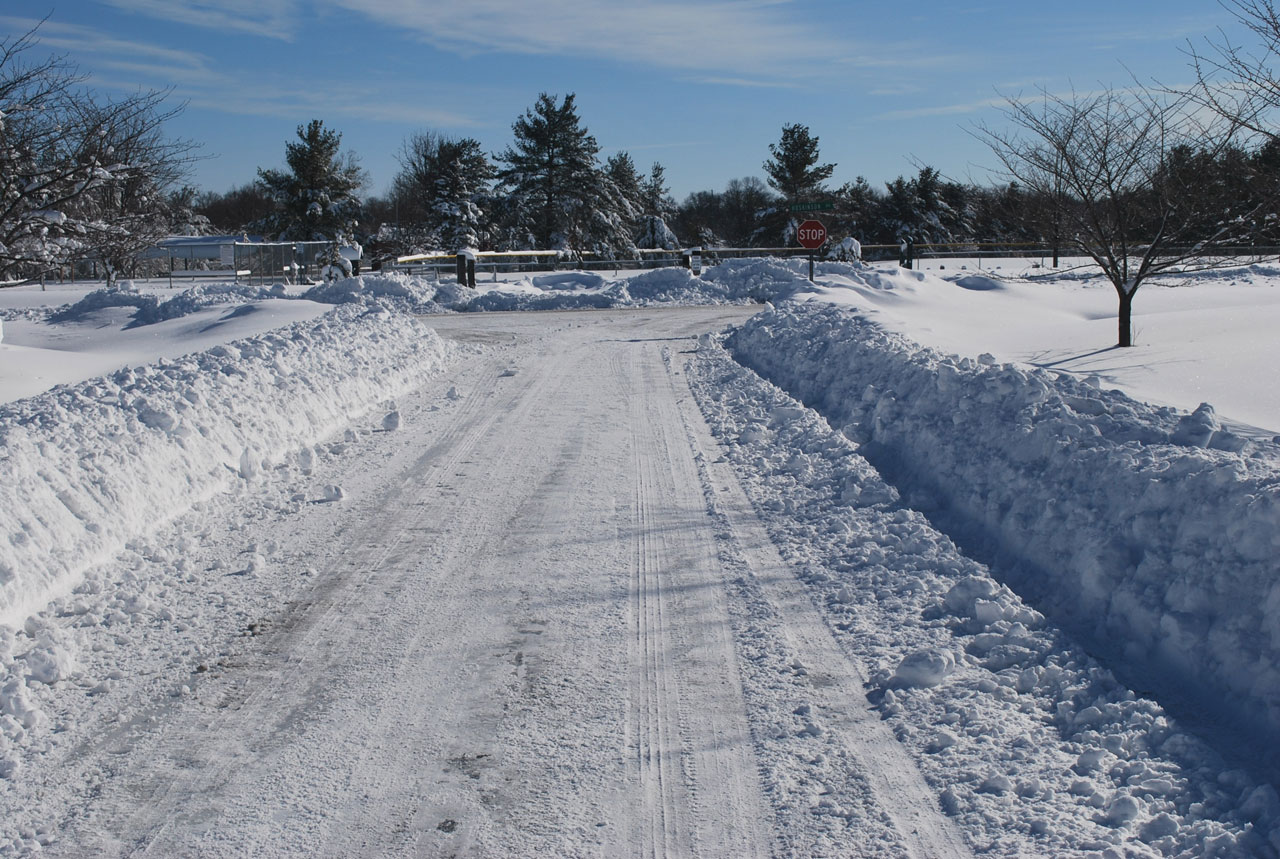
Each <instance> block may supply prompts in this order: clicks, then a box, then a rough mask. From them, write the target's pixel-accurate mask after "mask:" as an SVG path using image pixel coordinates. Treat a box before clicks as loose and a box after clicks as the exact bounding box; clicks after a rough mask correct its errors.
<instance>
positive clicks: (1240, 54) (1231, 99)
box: [1187, 0, 1280, 140]
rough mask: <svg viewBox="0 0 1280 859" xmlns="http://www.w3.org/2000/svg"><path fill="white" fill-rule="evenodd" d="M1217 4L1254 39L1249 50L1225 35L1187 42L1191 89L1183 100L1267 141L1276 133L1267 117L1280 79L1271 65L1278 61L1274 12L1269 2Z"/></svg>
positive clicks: (1279, 36) (1279, 39)
mask: <svg viewBox="0 0 1280 859" xmlns="http://www.w3.org/2000/svg"><path fill="white" fill-rule="evenodd" d="M1219 3H1220V5H1221V6H1222V7H1223V8H1224V9H1226V10H1227V11H1228V12H1230V13H1231V14H1232V15H1233V16H1234V17H1235V19H1236V20H1237V21H1239V22H1240V23H1241V24H1242V25H1244V27H1245V28H1246V29H1247V30H1248V31H1250V32H1252V33H1253V34H1254V36H1256V37H1257V39H1258V45H1257V46H1256V47H1255V48H1246V47H1244V46H1242V45H1238V44H1236V43H1234V42H1232V41H1231V39H1230V38H1229V37H1228V36H1227V35H1226V34H1225V33H1220V34H1219V36H1218V37H1217V38H1210V39H1206V40H1205V43H1204V47H1197V46H1196V44H1195V43H1191V44H1190V46H1189V50H1188V53H1189V54H1190V56H1191V63H1192V67H1193V68H1194V69H1195V73H1196V86H1195V87H1194V88H1193V89H1192V90H1191V91H1190V92H1188V93H1187V97H1188V98H1190V99H1191V100H1192V101H1194V102H1195V103H1196V104H1198V105H1200V106H1202V107H1206V108H1208V109H1209V110H1211V111H1212V112H1214V113H1216V114H1217V115H1218V116H1220V117H1222V118H1223V119H1225V120H1226V121H1228V122H1231V123H1234V124H1236V125H1238V126H1240V127H1241V128H1244V129H1247V130H1248V131H1251V132H1254V133H1256V134H1261V135H1263V136H1265V137H1268V138H1270V139H1272V140H1275V139H1277V138H1280V130H1278V129H1277V128H1276V127H1275V125H1273V124H1272V123H1271V121H1270V119H1269V115H1270V114H1271V113H1272V111H1273V110H1274V109H1275V108H1276V107H1280V79H1278V78H1277V76H1276V73H1275V72H1273V71H1272V64H1273V63H1274V62H1276V60H1277V59H1280V12H1278V11H1277V9H1276V5H1275V3H1274V2H1273V0H1219Z"/></svg>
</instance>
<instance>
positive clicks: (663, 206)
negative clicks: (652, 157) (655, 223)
mask: <svg viewBox="0 0 1280 859" xmlns="http://www.w3.org/2000/svg"><path fill="white" fill-rule="evenodd" d="M640 190H641V194H642V195H643V200H644V206H643V208H644V213H645V214H646V215H657V216H658V217H659V218H662V219H663V220H664V221H665V220H670V219H671V216H672V215H673V214H674V213H675V211H676V202H675V200H673V199H671V192H670V191H669V190H667V170H666V168H665V167H663V166H662V165H661V164H659V163H658V162H657V161H655V162H653V166H652V167H650V168H649V175H648V176H647V177H645V179H644V181H643V183H642V184H641V188H640Z"/></svg>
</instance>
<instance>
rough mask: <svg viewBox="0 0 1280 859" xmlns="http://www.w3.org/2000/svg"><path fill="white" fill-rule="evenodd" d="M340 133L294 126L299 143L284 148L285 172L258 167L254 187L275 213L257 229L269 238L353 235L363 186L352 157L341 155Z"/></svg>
mask: <svg viewBox="0 0 1280 859" xmlns="http://www.w3.org/2000/svg"><path fill="white" fill-rule="evenodd" d="M341 146H342V135H341V134H339V133H338V132H336V131H333V130H331V129H326V128H325V127H324V123H323V122H322V121H321V120H319V119H313V120H311V122H310V123H308V124H307V125H305V126H303V125H300V126H298V140H297V142H294V143H286V144H285V147H284V149H285V155H284V158H285V163H286V164H287V165H288V167H289V169H288V170H266V169H262V168H259V169H258V186H259V187H260V188H261V189H262V190H263V192H264V193H265V194H266V195H267V196H269V197H270V198H271V199H272V200H273V201H274V203H275V210H274V211H273V212H272V213H271V214H269V215H268V216H267V217H266V218H264V219H263V220H262V221H260V222H258V224H257V227H258V228H259V229H261V231H262V232H263V233H265V234H266V235H268V236H270V237H271V238H273V239H280V240H286V241H289V240H293V241H339V240H347V239H349V238H351V237H352V236H353V233H354V231H355V227H356V224H357V221H358V219H359V215H360V197H359V196H358V194H359V191H360V189H361V188H362V187H363V186H364V185H365V184H366V182H367V177H366V175H365V172H364V171H363V170H362V169H360V165H359V162H358V161H357V160H356V157H355V155H354V154H352V153H350V152H348V153H347V154H346V155H343V154H342V153H341V151H340V149H341Z"/></svg>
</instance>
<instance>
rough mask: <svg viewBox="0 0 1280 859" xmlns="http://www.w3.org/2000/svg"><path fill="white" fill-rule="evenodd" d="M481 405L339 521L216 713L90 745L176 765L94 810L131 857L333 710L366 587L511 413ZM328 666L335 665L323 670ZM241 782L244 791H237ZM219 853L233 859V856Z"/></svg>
mask: <svg viewBox="0 0 1280 859" xmlns="http://www.w3.org/2000/svg"><path fill="white" fill-rule="evenodd" d="M499 363H500V362H499V361H497V360H494V359H491V360H489V361H485V362H482V363H481V368H482V369H479V370H478V373H479V374H482V375H485V374H487V375H489V376H496V375H497V365H498V364H499ZM486 399H487V398H486V397H482V396H474V397H467V398H465V399H463V400H462V401H461V402H460V403H458V409H457V410H456V412H455V414H454V415H453V417H452V419H451V420H449V421H447V423H446V426H445V428H444V429H443V431H442V432H441V434H440V435H439V436H437V437H435V438H433V439H432V443H431V444H430V446H429V447H427V449H426V450H425V451H424V452H423V453H422V454H421V455H420V456H419V457H418V458H417V460H416V462H414V463H413V465H412V466H411V467H410V468H409V469H407V470H406V472H405V473H404V474H403V475H402V477H401V480H400V482H399V484H398V485H395V486H393V487H392V488H391V489H389V490H388V491H387V492H386V493H385V494H384V495H382V496H380V497H377V498H373V499H370V500H369V501H368V502H367V503H364V504H361V505H359V506H361V507H363V508H364V510H365V513H364V514H363V515H352V516H350V517H348V518H346V519H345V520H344V526H343V527H342V528H341V529H340V531H339V532H338V533H337V534H335V535H334V537H335V540H336V541H338V542H339V543H340V544H342V545H343V549H342V550H341V551H340V552H339V554H337V556H336V557H334V558H333V559H332V560H331V562H330V563H329V564H328V566H327V567H326V569H325V571H324V572H323V573H322V575H321V576H319V577H318V580H317V581H318V584H317V585H316V587H315V589H314V590H313V591H312V592H311V593H310V594H309V595H308V596H307V598H306V599H305V600H304V601H301V602H299V603H297V604H296V605H294V606H292V607H290V608H289V609H287V610H286V611H285V612H283V613H282V614H281V615H279V616H277V617H276V618H273V619H272V621H273V622H272V623H271V624H270V625H269V629H270V632H269V633H268V634H267V635H265V636H262V637H260V638H255V639H251V640H250V641H251V642H252V643H253V644H255V645H256V647H255V649H254V650H252V651H250V652H248V653H247V654H246V655H245V657H244V662H243V664H241V665H240V666H239V667H238V668H235V669H234V670H232V671H228V672H227V673H226V674H225V675H224V676H223V677H221V678H217V679H215V678H210V682H209V683H208V687H209V688H208V689H207V690H206V695H214V694H216V696H217V701H216V704H215V705H214V709H213V710H212V711H208V710H204V711H203V712H197V713H196V714H194V718H193V719H191V721H189V722H187V726H186V728H185V730H180V731H177V732H174V733H172V734H169V735H160V736H155V737H152V738H150V742H147V741H144V742H143V743H139V740H138V738H137V737H136V736H132V734H134V732H135V731H136V730H137V729H138V728H139V727H140V726H142V725H145V724H147V723H150V722H159V723H161V724H163V723H167V722H172V721H180V720H178V719H175V718H174V712H173V711H171V710H170V707H173V708H180V707H183V706H190V704H189V702H180V703H177V704H174V705H162V711H161V712H159V713H156V712H147V713H144V714H142V715H140V716H139V717H138V718H135V719H134V720H132V722H131V723H130V724H128V725H125V726H122V727H121V728H119V729H117V730H115V731H112V732H111V734H110V735H108V736H107V737H106V738H104V739H103V740H102V741H100V742H97V743H94V747H96V748H99V749H103V750H105V751H107V752H108V753H109V754H116V755H126V754H128V755H135V754H138V753H139V750H140V748H141V749H146V753H145V754H146V756H147V757H151V758H157V759H159V760H161V761H163V760H168V761H171V762H172V765H171V766H170V767H159V768H156V769H155V771H154V772H152V773H145V774H140V776H139V777H138V778H137V779H136V780H133V781H132V782H131V787H132V790H131V791H130V792H129V793H127V794H123V795H120V796H116V797H110V798H108V801H107V802H106V803H104V804H103V805H102V806H101V807H100V808H98V809H96V810H95V812H94V818H95V819H97V820H104V821H105V829H106V830H107V831H114V832H120V833H121V834H122V835H124V837H125V838H126V842H127V843H130V844H131V847H130V848H129V850H128V852H130V853H133V854H136V855H142V856H147V855H155V856H167V855H174V851H175V849H177V850H178V851H179V852H181V848H180V847H178V845H181V844H183V843H186V839H188V838H189V837H190V835H191V832H192V831H193V830H196V831H199V830H200V829H202V828H208V827H209V826H211V825H212V823H213V821H214V820H216V819H218V818H219V817H220V816H221V815H224V814H230V813H233V812H234V810H235V809H234V807H233V805H234V801H235V800H236V797H235V795H234V792H235V791H236V790H243V789H244V788H243V784H244V782H245V780H246V779H252V778H254V777H255V776H254V771H255V767H257V766H258V763H259V762H260V760H261V759H262V758H264V757H265V756H269V755H274V754H276V753H277V752H279V751H280V749H281V748H283V747H284V746H285V745H287V744H288V743H289V742H290V741H292V740H293V739H296V735H297V733H298V731H299V730H300V726H301V725H302V724H305V723H306V722H307V721H308V720H311V719H314V717H315V713H316V712H317V711H322V710H324V709H325V708H326V707H327V706H329V704H330V703H332V702H330V701H328V700H327V698H328V692H329V686H330V684H331V681H332V680H333V668H332V666H335V665H339V664H340V663H341V662H343V661H344V659H345V647H344V644H345V643H346V642H347V641H348V636H349V635H350V631H351V629H352V628H353V627H354V628H357V629H358V628H360V627H361V626H369V625H371V624H372V623H376V621H375V620H374V619H373V618H371V617H370V614H371V612H370V607H369V605H368V604H367V603H368V602H369V601H370V599H371V598H372V599H374V600H375V602H374V606H375V609H374V612H375V613H376V606H378V605H380V603H377V602H376V596H375V595H374V594H373V593H372V591H373V590H375V588H374V587H371V583H373V582H374V580H375V578H377V577H379V576H380V575H381V574H385V573H387V572H388V571H390V570H393V569H394V568H395V567H397V566H398V565H402V564H404V563H405V562H406V561H407V560H409V557H408V556H409V555H410V554H411V552H410V551H408V547H410V546H411V545H412V544H413V542H414V541H415V540H420V539H421V535H422V532H424V531H430V530H433V529H431V528H429V527H427V523H429V522H432V521H435V520H436V519H437V518H438V516H439V513H440V510H439V505H440V503H441V501H442V499H441V489H442V487H445V486H447V484H448V483H449V482H451V480H452V479H453V478H454V476H455V473H456V471H457V469H458V468H459V467H460V466H461V464H462V463H463V462H464V461H465V460H467V459H468V458H469V457H471V456H472V455H473V451H474V450H475V448H476V446H477V444H478V443H479V442H480V441H481V440H482V439H483V438H484V437H485V436H486V435H488V434H490V433H491V432H493V430H494V427H495V425H496V423H497V422H498V421H499V420H500V419H501V418H502V417H503V415H504V412H505V411H506V410H505V409H495V408H493V405H494V404H493V403H487V402H485V400H486ZM375 511H376V513H375V515H370V514H371V513H374V512H375ZM475 512H476V515H475V516H474V517H461V522H462V523H464V525H466V526H467V531H468V533H467V534H464V535H460V539H461V540H462V542H463V544H464V546H469V547H471V549H474V547H475V546H478V545H479V544H480V543H481V542H482V539H483V535H484V534H485V533H486V532H487V531H488V530H489V529H488V527H487V523H488V521H489V518H490V516H489V515H488V514H487V513H486V511H485V510H484V509H477V510H476V511H475ZM353 514H354V511H353ZM466 551H469V549H464V551H463V554H465V553H466ZM326 665H328V666H330V667H327V668H326V667H322V666H326ZM308 678H310V682H307V680H308ZM298 680H301V681H303V683H304V685H303V687H302V688H301V689H299V688H295V687H294V684H295V683H296V682H297V681H298ZM152 743H154V744H155V745H152ZM95 750H96V749H95V748H90V749H85V750H84V751H86V752H92V751H95ZM314 776H315V778H316V779H318V780H326V781H328V782H329V783H332V782H333V780H334V779H335V778H339V777H341V771H340V770H336V769H335V770H332V771H331V770H330V769H328V768H323V767H322V768H317V769H316V770H315V771H314ZM237 782H239V783H240V785H241V787H236V786H235V785H236V783H237ZM251 784H252V782H250V785H251ZM229 791H230V792H231V793H232V795H231V796H229V797H228V796H227V794H228V792H229ZM197 797H198V798H199V799H198V800H196V799H195V798H197ZM130 807H132V809H133V810H132V812H130V811H129V808H130ZM121 815H123V819H121ZM99 825H103V824H99ZM223 855H234V851H231V853H229V854H223Z"/></svg>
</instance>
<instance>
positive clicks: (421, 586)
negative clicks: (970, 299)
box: [0, 307, 1280, 857]
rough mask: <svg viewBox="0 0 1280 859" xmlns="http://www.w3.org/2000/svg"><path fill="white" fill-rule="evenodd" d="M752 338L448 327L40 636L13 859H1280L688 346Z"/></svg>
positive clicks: (1151, 724)
mask: <svg viewBox="0 0 1280 859" xmlns="http://www.w3.org/2000/svg"><path fill="white" fill-rule="evenodd" d="M754 309H755V308H742V307H738V308H735V307H718V308H713V307H703V308H669V309H645V310H617V311H586V312H568V313H490V314H460V315H449V316H433V317H430V318H429V320H428V321H429V324H430V325H431V326H432V327H433V328H435V329H436V330H437V331H438V332H439V333H440V334H441V336H443V337H444V338H445V339H446V340H449V341H452V342H453V343H455V344H458V349H457V350H452V351H449V350H446V351H447V352H448V354H449V355H451V356H452V357H450V358H448V362H452V363H448V362H446V363H444V364H424V366H425V367H429V368H430V370H429V375H428V377H425V378H424V379H423V382H422V385H421V387H420V388H419V389H418V390H416V391H414V392H412V393H409V394H404V395H402V396H400V397H398V400H397V402H395V403H394V404H390V408H391V409H392V410H391V411H389V412H385V413H384V412H378V413H377V414H376V415H373V414H370V415H366V416H365V417H363V418H360V419H358V420H357V422H356V424H355V425H353V426H352V427H351V428H350V429H349V430H347V432H346V434H345V436H342V437H339V438H335V439H331V440H328V441H325V442H324V443H321V444H316V445H314V446H308V447H304V448H303V450H302V451H301V452H299V453H298V455H296V456H288V457H284V458H283V459H282V460H281V461H279V462H278V464H275V465H271V466H268V465H264V466H263V467H261V468H247V467H246V466H245V465H244V462H243V461H242V462H241V467H240V470H239V472H238V478H237V479H238V482H237V484H236V485H235V486H233V487H232V488H231V489H230V490H228V491H225V492H223V493H222V494H219V495H216V496H214V497H212V498H210V499H208V500H205V501H202V502H200V503H199V504H197V505H196V506H195V508H194V509H193V511H192V512H191V513H189V514H185V515H183V516H180V517H178V518H177V519H175V520H174V521H173V522H170V523H167V524H165V525H164V526H162V527H160V528H159V529H158V530H157V531H156V532H155V533H153V534H151V535H149V536H148V537H146V538H144V539H138V540H134V541H132V542H130V544H129V546H128V548H127V549H126V551H124V552H123V553H122V554H121V555H120V556H119V557H118V558H116V559H115V560H113V561H112V562H110V564H107V565H105V566H104V567H102V568H100V569H96V570H94V571H92V572H91V573H90V574H89V576H88V578H87V581H86V584H85V585H84V586H83V587H80V588H78V589H77V591H76V593H75V594H73V595H71V596H69V597H67V598H65V599H63V600H62V601H59V602H55V603H54V604H53V605H52V606H51V608H50V611H49V612H48V613H45V614H42V615H40V616H39V617H37V618H33V619H32V620H31V621H30V622H29V623H28V624H27V627H26V628H25V629H24V631H23V633H22V639H21V640H22V641H27V640H30V641H34V642H36V643H35V645H34V648H33V649H32V650H31V651H30V653H28V654H25V655H23V656H20V657H18V658H17V659H15V660H14V664H15V665H18V664H21V663H22V662H23V660H25V661H26V662H27V663H29V664H35V663H34V662H33V659H35V658H36V657H39V658H42V659H46V660H51V659H61V660H63V662H64V663H66V664H64V665H61V667H60V669H59V672H56V673H50V676H52V677H57V676H59V675H60V676H61V678H62V679H61V680H50V682H48V683H44V682H39V681H38V680H34V679H33V680H29V681H28V684H27V686H25V687H14V690H13V691H12V692H11V693H10V692H6V694H7V695H8V697H7V698H6V699H5V700H6V701H7V702H8V703H7V704H6V706H7V707H9V708H10V709H12V711H13V713H12V715H13V718H15V719H18V718H24V719H25V720H26V722H27V723H29V724H27V726H26V728H25V729H21V730H20V729H17V728H15V729H14V732H13V735H14V736H16V737H18V738H19V740H20V742H21V743H22V744H23V745H22V748H23V749H24V751H25V752H26V753H25V755H24V757H22V758H21V759H18V758H10V760H17V761H18V763H15V764H11V767H14V769H12V771H11V772H10V773H9V775H8V777H6V778H4V779H0V788H2V789H3V790H2V792H0V811H3V812H4V813H3V815H0V820H3V824H2V825H0V827H2V828H0V836H3V838H2V839H0V853H14V854H25V853H27V852H36V846H37V845H39V846H40V848H41V850H40V852H41V853H42V855H55V856H86V855H95V856H96V855H108V856H111V855H128V856H154V857H168V856H210V857H220V856H245V855H255V856H267V857H277V856H278V857H285V856H382V855H386V856H419V855H421V856H456V855H469V856H516V855H519V856H646V857H660V856H733V857H741V856H773V855H794V856H810V855H857V856H893V857H897V856H917V857H947V856H967V855H973V853H983V854H990V855H1001V856H1026V855H1054V856H1066V855H1074V856H1082V857H1083V856H1121V855H1132V856H1157V855H1164V856H1199V855H1263V856H1269V855H1272V854H1271V853H1270V852H1268V851H1269V850H1270V849H1271V846H1270V844H1268V843H1266V841H1265V839H1266V835H1265V834H1264V833H1265V831H1266V830H1262V829H1261V826H1262V824H1263V823H1264V822H1267V821H1269V820H1270V819H1271V817H1272V816H1273V814H1274V813H1275V812H1276V810H1277V807H1280V800H1277V799H1276V794H1275V791H1274V790H1273V789H1271V788H1270V787H1269V786H1266V785H1261V786H1259V785H1257V784H1256V783H1254V782H1252V781H1251V780H1250V777H1249V776H1248V775H1246V774H1245V773H1244V772H1242V771H1240V770H1231V769H1228V768H1227V766H1226V765H1224V763H1223V761H1222V760H1220V759H1218V758H1216V757H1215V755H1214V753H1213V752H1212V751H1210V750H1208V749H1206V748H1205V747H1204V746H1203V745H1202V744H1201V742H1200V741H1199V740H1197V739H1196V738H1194V737H1192V736H1190V735H1187V734H1184V733H1181V732H1180V731H1179V730H1178V728H1177V727H1176V726H1175V725H1174V724H1172V723H1171V722H1170V720H1168V719H1167V717H1166V716H1165V714H1164V713H1163V712H1162V710H1161V709H1160V707H1159V705H1158V704H1157V703H1155V702H1153V701H1150V700H1147V699H1144V698H1141V697H1138V696H1135V695H1134V693H1133V692H1131V691H1130V690H1128V689H1126V688H1125V687H1124V686H1123V685H1122V684H1120V683H1118V682H1117V681H1116V680H1115V679H1114V677H1113V676H1112V675H1111V674H1110V673H1109V672H1108V671H1107V670H1106V668H1105V666H1100V665H1098V664H1097V663H1096V662H1095V661H1093V660H1092V659H1091V658H1090V657H1089V656H1088V655H1086V654H1085V653H1084V652H1083V651H1082V650H1081V649H1080V648H1079V647H1077V646H1076V645H1075V644H1073V643H1072V641H1071V640H1070V639H1069V638H1067V637H1066V636H1064V635H1063V634H1062V633H1061V632H1059V631H1057V630H1055V629H1054V628H1053V627H1052V626H1051V625H1049V624H1046V623H1045V620H1044V618H1043V617H1042V616H1041V615H1039V613H1037V612H1036V611H1034V610H1032V609H1030V608H1029V607H1027V606H1025V605H1024V604H1023V603H1022V602H1021V601H1020V600H1019V599H1018V597H1017V596H1016V595H1015V594H1013V593H1012V592H1011V591H1009V590H1008V589H1007V588H1005V587H1003V586H1001V585H1000V584H998V583H997V582H995V581H994V580H992V579H991V578H990V576H989V575H988V573H987V572H986V570H985V568H984V567H982V565H980V564H978V563H976V562H974V561H973V560H971V559H969V558H966V557H964V556H963V555H962V554H961V553H960V552H959V550H958V549H956V547H955V546H954V545H953V544H952V543H951V541H950V540H949V539H948V538H947V537H946V536H944V535H942V534H940V533H938V532H937V531H936V530H935V529H934V528H933V527H932V526H931V525H930V524H929V522H928V521H927V520H926V519H925V517H924V516H922V515H921V514H920V513H919V512H917V511H914V510H911V509H909V508H908V507H907V506H906V505H903V504H902V503H900V500H899V497H898V493H897V491H896V490H895V489H894V488H893V487H890V486H889V485H887V484H886V483H885V482H884V480H883V479H882V478H881V476H880V475H879V474H878V473H877V472H876V471H875V470H874V469H873V468H872V467H871V466H870V465H869V464H868V463H867V461H866V460H865V459H863V458H862V457H861V456H860V455H859V454H858V453H857V450H856V447H855V445H854V444H853V443H852V442H851V441H849V439H847V438H845V437H844V436H843V435H841V434H840V433H837V432H834V431H833V430H832V429H831V427H830V426H828V425H827V424H826V423H825V422H824V421H823V420H822V419H821V418H819V417H818V416H817V415H816V413H814V412H812V411H810V410H808V409H805V408H803V407H802V406H800V405H799V404H798V403H796V401H795V400H792V399H791V398H789V397H787V396H786V395H785V394H783V393H782V392H781V391H780V390H779V389H777V388H775V387H773V386H772V385H770V384H768V383H767V382H764V381H763V380H761V379H760V378H759V377H757V376H755V375H754V374H753V373H751V372H750V371H748V370H745V369H744V368H743V367H741V366H740V365H738V364H737V363H735V362H734V361H733V360H732V359H731V358H730V357H729V355H728V353H727V352H725V350H724V349H723V348H721V346H720V345H719V343H718V342H717V341H716V340H715V339H714V338H711V337H706V336H700V335H704V334H705V333H706V332H712V331H716V330H719V329H721V328H723V327H724V326H726V325H728V324H731V323H740V322H742V321H743V320H745V319H746V318H747V317H748V316H749V315H750V314H751V313H753V312H754ZM433 354H434V353H433ZM442 354H443V353H442ZM433 360H434V359H433ZM0 643H3V642H0ZM32 676H33V677H34V676H35V675H34V674H33V675H32ZM6 688H7V687H6ZM24 708H25V709H24ZM32 714H34V715H32ZM0 718H4V719H9V718H10V716H9V715H4V716H0ZM15 724H16V722H15ZM1255 822H1256V823H1258V825H1259V829H1260V831H1257V832H1255V831H1254V824H1255ZM6 844H7V845H8V849H6V848H5V845H6Z"/></svg>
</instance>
